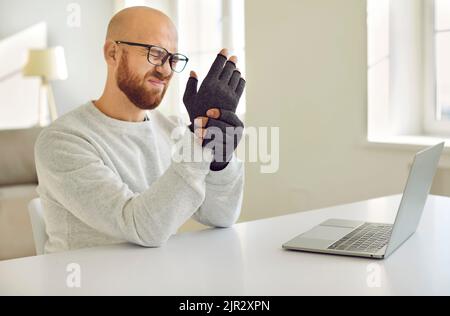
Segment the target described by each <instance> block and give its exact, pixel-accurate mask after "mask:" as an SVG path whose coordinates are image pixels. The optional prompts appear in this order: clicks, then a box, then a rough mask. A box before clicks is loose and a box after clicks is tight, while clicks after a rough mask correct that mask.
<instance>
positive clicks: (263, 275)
mask: <svg viewBox="0 0 450 316" xmlns="http://www.w3.org/2000/svg"><path fill="white" fill-rule="evenodd" d="M400 198H401V197H400V196H390V197H384V198H379V199H374V200H369V201H364V202H358V203H354V204H349V205H342V206H337V207H332V208H326V209H321V210H316V211H310V212H303V213H297V214H293V215H288V216H282V217H277V218H271V219H265V220H259V221H255V222H249V223H243V224H239V225H236V226H235V227H234V228H231V229H225V230H207V231H202V232H195V233H187V234H181V235H177V236H174V237H173V238H172V239H171V240H170V241H169V242H168V244H167V245H166V246H165V247H163V248H159V249H144V248H140V247H137V246H133V245H115V246H109V247H102V248H93V249H84V250H79V251H72V252H67V253H60V254H54V255H46V256H41V257H32V258H24V259H18V260H11V261H4V262H0V295H17V294H19V295H24V294H25V295H97V294H101V295H176V296H183V295H194V296H203V295H232V296H240V295H258V296H265V295H270V296H271V295H275V296H276V295H335V294H337V295H422V294H424V295H436V294H437V295H450V199H449V198H444V197H437V196H430V197H429V198H428V201H427V205H426V209H425V212H424V216H423V218H422V221H421V224H420V227H419V229H418V231H417V233H416V234H415V235H413V236H412V237H411V239H410V240H409V241H408V242H407V243H405V244H404V245H403V246H402V247H401V248H400V249H398V250H397V251H396V252H395V253H394V254H393V255H392V256H391V257H390V258H388V259H387V260H384V261H374V260H369V259H361V258H352V257H338V256H330V255H321V254H309V253H301V252H289V251H285V250H282V248H281V245H282V244H283V243H284V242H286V241H288V240H290V239H291V238H293V237H295V236H296V235H298V234H299V233H302V232H304V231H306V230H308V229H310V228H312V227H313V226H315V225H317V224H319V223H321V222H322V221H324V220H326V219H328V218H336V217H337V218H346V219H354V220H363V221H364V220H366V221H372V222H387V223H392V222H393V221H394V218H395V214H396V210H397V208H398V205H399V203H400ZM71 263H76V264H78V265H79V267H80V268H81V287H80V288H69V287H67V283H66V280H67V278H68V276H69V273H68V272H67V271H66V269H67V266H68V264H71Z"/></svg>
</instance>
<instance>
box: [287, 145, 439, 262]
mask: <svg viewBox="0 0 450 316" xmlns="http://www.w3.org/2000/svg"><path fill="white" fill-rule="evenodd" d="M444 145H445V143H441V144H439V145H436V146H434V147H431V148H429V149H426V150H424V151H421V152H419V153H418V154H417V155H416V156H415V159H414V163H413V165H412V168H411V171H410V174H409V177H408V181H407V183H406V188H405V191H404V192H403V197H402V201H401V203H400V207H399V209H398V213H397V217H396V220H395V223H394V225H390V224H382V223H365V222H358V221H350V220H343V219H330V220H327V221H325V222H324V223H322V224H320V225H319V226H316V227H314V228H313V229H312V230H310V231H308V232H306V233H304V234H302V235H300V236H297V237H296V238H294V239H292V240H291V241H289V242H287V243H286V244H284V245H283V248H284V249H287V250H297V251H306V252H315V253H325V254H334V255H344V256H356V257H366V258H376V259H384V258H387V257H389V256H390V255H391V254H392V253H393V252H394V251H395V250H397V248H399V247H400V246H401V245H402V244H403V243H404V242H406V241H407V240H408V239H409V237H411V235H413V234H414V233H415V231H416V230H417V227H418V225H419V222H420V219H421V217H422V212H423V209H424V207H425V203H426V200H427V197H428V194H429V193H430V190H431V185H432V183H433V178H434V175H435V173H436V170H437V167H438V163H439V159H440V157H441V154H442V151H443V149H444Z"/></svg>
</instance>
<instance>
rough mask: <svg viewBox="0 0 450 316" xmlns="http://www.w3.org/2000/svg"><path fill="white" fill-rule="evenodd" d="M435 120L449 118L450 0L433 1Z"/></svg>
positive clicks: (446, 119)
mask: <svg viewBox="0 0 450 316" xmlns="http://www.w3.org/2000/svg"><path fill="white" fill-rule="evenodd" d="M434 12H435V15H434V16H435V22H434V41H435V45H436V113H437V117H436V119H437V120H445V121H449V120H450V1H449V0H436V1H435V7H434Z"/></svg>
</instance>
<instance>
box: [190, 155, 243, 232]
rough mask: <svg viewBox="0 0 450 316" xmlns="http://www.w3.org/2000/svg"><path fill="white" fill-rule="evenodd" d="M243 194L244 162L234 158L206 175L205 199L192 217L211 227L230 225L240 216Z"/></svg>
mask: <svg viewBox="0 0 450 316" xmlns="http://www.w3.org/2000/svg"><path fill="white" fill-rule="evenodd" d="M243 195H244V164H243V162H242V161H240V160H238V159H236V158H234V159H233V160H232V161H231V162H230V164H229V165H228V166H227V168H226V169H225V170H222V171H220V172H211V173H210V174H209V175H208V176H207V177H206V196H205V201H204V202H203V204H202V206H201V207H200V209H199V211H198V212H197V213H195V214H194V216H193V218H194V219H195V220H196V221H198V222H199V223H201V224H204V225H207V226H211V227H222V228H227V227H231V226H233V225H234V224H235V223H236V222H237V220H238V218H239V216H240V213H241V208H242V200H243Z"/></svg>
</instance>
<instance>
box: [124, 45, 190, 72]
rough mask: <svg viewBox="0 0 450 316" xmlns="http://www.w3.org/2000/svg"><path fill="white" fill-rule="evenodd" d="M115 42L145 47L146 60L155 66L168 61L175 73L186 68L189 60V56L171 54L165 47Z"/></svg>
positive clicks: (162, 64)
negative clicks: (146, 51)
mask: <svg viewBox="0 0 450 316" xmlns="http://www.w3.org/2000/svg"><path fill="white" fill-rule="evenodd" d="M116 44H124V45H129V46H137V47H143V48H146V49H147V50H148V53H147V60H148V62H149V63H150V64H152V65H155V66H164V64H165V63H166V62H167V61H169V63H170V68H171V69H172V70H173V71H174V72H176V73H180V72H183V70H184V69H185V68H186V65H187V63H188V62H189V58H187V57H186V56H184V55H183V54H178V53H177V54H171V53H169V52H168V51H167V49H165V48H162V47H159V46H155V45H146V44H140V43H132V42H123V41H116Z"/></svg>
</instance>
